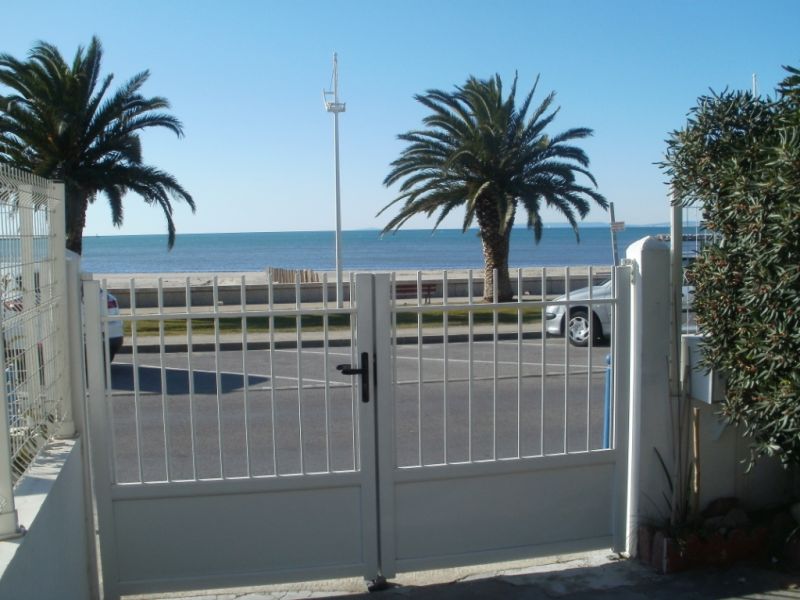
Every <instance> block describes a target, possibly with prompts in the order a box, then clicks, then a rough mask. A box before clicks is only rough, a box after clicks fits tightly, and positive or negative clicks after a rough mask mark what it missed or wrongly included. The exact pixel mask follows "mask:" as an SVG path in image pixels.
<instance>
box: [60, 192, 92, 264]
mask: <svg viewBox="0 0 800 600" xmlns="http://www.w3.org/2000/svg"><path fill="white" fill-rule="evenodd" d="M64 203H65V204H66V225H67V231H66V237H67V250H72V251H73V252H75V253H77V254H82V253H83V228H84V227H85V226H86V209H87V208H88V207H89V196H88V195H86V194H85V193H83V192H82V191H81V190H79V189H77V188H76V187H75V186H70V185H67V186H66V190H65V192H64Z"/></svg>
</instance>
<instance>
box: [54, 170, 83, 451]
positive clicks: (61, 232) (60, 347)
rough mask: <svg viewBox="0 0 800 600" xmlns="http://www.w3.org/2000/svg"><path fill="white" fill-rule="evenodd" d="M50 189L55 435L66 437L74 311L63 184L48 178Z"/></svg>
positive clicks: (69, 433) (70, 429) (70, 417)
mask: <svg viewBox="0 0 800 600" xmlns="http://www.w3.org/2000/svg"><path fill="white" fill-rule="evenodd" d="M50 190H51V193H50V198H51V199H52V201H53V207H52V210H51V211H50V215H51V220H50V243H51V245H52V248H53V276H54V282H53V289H54V291H55V295H56V298H57V305H56V314H55V317H56V327H57V330H56V332H55V335H56V339H55V344H56V347H55V355H56V360H57V361H58V362H57V365H56V372H57V373H59V374H60V378H59V385H58V389H57V390H56V393H57V394H58V412H59V416H60V417H61V418H60V422H59V424H58V432H57V433H56V436H57V437H62V438H68V437H73V436H74V435H75V411H74V404H75V402H76V401H77V400H78V399H77V398H76V397H75V395H74V394H75V386H74V385H73V384H72V378H73V377H74V376H75V372H74V371H73V370H72V369H71V364H70V362H71V355H72V354H73V353H74V349H75V346H74V344H72V343H71V342H73V340H72V335H73V331H72V329H73V321H74V315H75V313H74V312H70V306H69V287H70V279H71V274H70V272H68V270H67V256H66V255H67V247H66V243H67V240H66V217H65V210H66V206H65V204H64V201H65V198H64V184H63V183H61V182H52V183H51V184H50ZM71 317H72V318H71Z"/></svg>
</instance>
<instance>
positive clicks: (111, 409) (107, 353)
mask: <svg viewBox="0 0 800 600" xmlns="http://www.w3.org/2000/svg"><path fill="white" fill-rule="evenodd" d="M100 290H101V294H102V293H103V290H108V282H107V281H106V280H105V279H103V283H102V284H101V287H100ZM105 293H106V294H108V292H107V291H106V292H105ZM102 301H104V302H105V306H106V309H105V311H104V312H103V313H102V314H106V313H107V311H108V308H107V307H108V296H107V295H106V296H105V297H104V298H103V300H102ZM104 329H105V330H107V329H108V326H107V325H106V324H104V323H101V324H100V330H101V331H103V330H104ZM105 337H108V336H105ZM82 338H83V336H82V335H81V339H82ZM104 348H105V354H104V356H108V357H110V356H111V354H110V350H109V347H108V341H107V340H105V339H104ZM104 366H105V370H106V394H107V395H108V399H109V412H110V413H111V419H112V421H113V418H114V394H113V389H112V386H113V381H112V380H111V360H106V361H105V365H104ZM108 437H109V440H110V441H111V461H112V462H111V464H112V466H113V467H114V469H116V467H117V465H118V464H119V460H118V455H117V434H116V432H115V431H114V427H110V428H109V432H108Z"/></svg>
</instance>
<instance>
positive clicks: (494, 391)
mask: <svg viewBox="0 0 800 600" xmlns="http://www.w3.org/2000/svg"><path fill="white" fill-rule="evenodd" d="M498 287H499V286H498V281H497V269H494V271H493V272H492V304H493V306H492V459H494V460H497V328H498V325H499V323H498V318H497V317H498V315H497V299H498V297H499V295H498Z"/></svg>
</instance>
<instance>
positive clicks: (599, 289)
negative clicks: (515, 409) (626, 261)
mask: <svg viewBox="0 0 800 600" xmlns="http://www.w3.org/2000/svg"><path fill="white" fill-rule="evenodd" d="M690 262H691V260H687V259H686V258H684V268H685V267H686V266H687V265H688V264H690ZM686 283H687V282H686V281H685V280H684V284H686ZM611 297H612V296H611V280H608V281H607V282H605V283H604V284H602V285H595V286H593V287H592V300H593V301H594V300H608V299H609V298H611ZM566 300H567V296H566V295H563V296H558V297H557V298H554V299H553V300H552V302H564V304H547V305H545V307H544V317H545V319H546V321H547V324H546V326H545V329H546V331H547V333H548V334H549V335H556V336H563V335H564V333H565V331H564V330H565V328H566V331H567V332H568V337H569V341H570V343H571V344H572V345H573V346H587V345H588V344H589V335H590V332H591V334H593V338H594V339H593V342H594V343H602V342H603V341H604V340H605V339H607V338H610V337H611V306H612V305H611V304H610V303H597V304H594V303H592V308H591V309H590V308H589V302H587V301H588V300H589V288H588V287H585V288H580V289H577V290H574V291H571V292H570V293H569V302H570V304H569V319H565V318H564V317H565V315H566V312H567V306H566ZM693 300H694V286H691V285H684V286H683V287H682V288H681V310H682V311H683V312H684V313H690V312H691V311H692V301H693ZM590 315H591V317H590ZM590 318H591V321H590Z"/></svg>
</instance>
